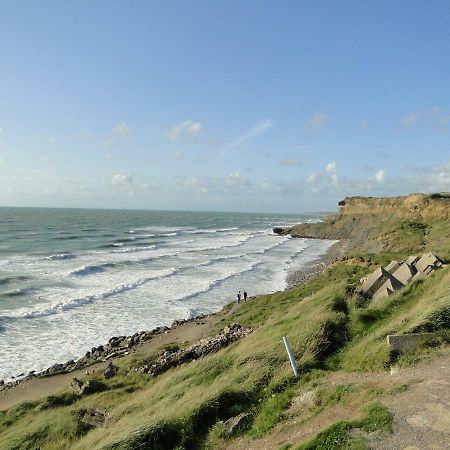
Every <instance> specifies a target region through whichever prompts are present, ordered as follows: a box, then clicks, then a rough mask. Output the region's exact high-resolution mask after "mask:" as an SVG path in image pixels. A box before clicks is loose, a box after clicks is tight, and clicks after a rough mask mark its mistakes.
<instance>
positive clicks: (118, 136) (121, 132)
mask: <svg viewBox="0 0 450 450" xmlns="http://www.w3.org/2000/svg"><path fill="white" fill-rule="evenodd" d="M130 131H131V130H130V127H129V126H128V124H127V123H126V122H120V123H119V124H118V125H117V126H115V127H114V128H113V130H112V135H111V137H110V138H108V139H106V140H105V141H103V142H102V146H103V147H109V146H110V145H112V144H114V143H115V142H117V141H120V140H122V139H126V138H127V137H128V136H129V134H130Z"/></svg>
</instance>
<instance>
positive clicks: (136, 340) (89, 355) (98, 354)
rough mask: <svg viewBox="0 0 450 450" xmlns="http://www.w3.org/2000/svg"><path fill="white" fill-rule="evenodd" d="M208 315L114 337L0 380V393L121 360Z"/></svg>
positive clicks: (198, 321)
mask: <svg viewBox="0 0 450 450" xmlns="http://www.w3.org/2000/svg"><path fill="white" fill-rule="evenodd" d="M209 315H214V314H200V315H198V316H196V317H194V318H189V319H181V320H175V321H174V322H173V324H172V326H171V327H170V328H169V327H166V326H161V327H157V328H155V329H153V330H151V331H141V332H139V333H135V334H133V335H132V336H114V337H112V338H111V339H110V340H109V341H108V343H107V344H105V345H99V346H98V347H93V348H92V349H91V350H89V351H88V352H86V354H85V355H84V356H82V357H81V358H80V359H78V360H76V361H74V360H70V361H67V362H65V363H57V364H53V365H52V366H51V367H48V368H47V369H45V370H43V371H41V372H36V371H35V370H33V371H31V372H29V373H28V374H27V375H25V374H24V373H21V374H18V375H16V376H15V377H13V378H14V380H13V381H10V382H5V381H3V380H0V391H2V390H7V389H11V388H12V387H15V386H17V385H19V384H20V383H22V382H24V381H27V380H30V379H32V378H36V377H42V376H49V375H58V374H61V373H69V372H73V371H74V370H79V369H84V368H86V367H89V366H91V365H92V364H95V363H98V362H103V361H108V360H110V359H113V358H121V357H123V356H126V355H128V354H130V350H132V349H134V348H135V347H136V346H138V345H140V344H143V343H145V342H148V341H150V340H151V339H152V338H153V337H155V336H157V335H160V334H163V333H168V332H169V330H170V329H171V328H176V327H178V326H181V325H183V324H185V323H189V322H194V323H196V324H203V323H204V322H202V321H201V320H202V319H205V318H206V317H208V316H209Z"/></svg>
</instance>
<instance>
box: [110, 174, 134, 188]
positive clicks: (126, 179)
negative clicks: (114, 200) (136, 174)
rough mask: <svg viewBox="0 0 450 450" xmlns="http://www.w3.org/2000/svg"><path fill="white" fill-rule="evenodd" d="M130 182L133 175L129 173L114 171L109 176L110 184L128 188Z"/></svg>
mask: <svg viewBox="0 0 450 450" xmlns="http://www.w3.org/2000/svg"><path fill="white" fill-rule="evenodd" d="M132 182H133V176H132V175H131V174H122V173H115V174H114V175H113V176H112V177H111V184H112V185H113V186H117V187H122V188H128V187H130V186H131V184H132Z"/></svg>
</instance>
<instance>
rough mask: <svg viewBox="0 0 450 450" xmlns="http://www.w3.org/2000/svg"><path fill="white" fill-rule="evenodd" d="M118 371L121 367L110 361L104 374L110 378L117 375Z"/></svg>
mask: <svg viewBox="0 0 450 450" xmlns="http://www.w3.org/2000/svg"><path fill="white" fill-rule="evenodd" d="M118 371H119V368H118V367H117V366H115V365H114V364H113V363H112V361H110V362H109V364H108V367H107V368H106V369H105V370H104V372H103V376H104V377H105V378H106V379H107V380H108V379H109V378H112V377H114V376H116V375H117V372H118Z"/></svg>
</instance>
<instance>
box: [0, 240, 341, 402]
mask: <svg viewBox="0 0 450 450" xmlns="http://www.w3.org/2000/svg"><path fill="white" fill-rule="evenodd" d="M293 238H297V237H296V236H293ZM308 239H311V238H308ZM318 240H323V239H318ZM347 248H348V242H346V241H345V240H340V241H337V242H335V243H333V244H332V245H331V246H330V247H329V248H328V249H327V251H326V252H325V253H324V254H322V255H320V256H318V258H317V259H316V260H314V261H312V262H310V263H307V264H306V265H305V266H303V267H301V268H299V269H298V270H295V271H293V272H292V273H290V274H288V275H287V277H286V288H285V289H284V291H289V290H292V289H294V288H296V287H299V286H301V285H303V284H305V283H307V282H308V281H309V280H311V279H312V278H313V277H315V276H317V275H319V274H320V273H322V272H323V271H324V270H326V268H327V267H328V266H329V265H331V264H332V263H334V262H335V261H336V260H338V259H340V258H341V257H342V256H343V255H344V254H345V251H346V249H347ZM269 294H270V293H269ZM261 295H266V294H261ZM258 297H259V296H254V297H249V298H248V299H247V301H252V300H254V299H257V298H258ZM236 308H239V304H238V303H236V302H231V303H228V304H226V305H224V306H223V307H222V308H221V309H220V310H218V311H215V312H212V313H209V314H199V315H197V316H195V317H190V318H187V319H176V320H174V321H173V323H172V324H171V325H170V326H158V327H156V328H154V329H152V330H149V331H139V332H136V333H134V334H133V335H129V336H112V337H111V338H110V339H109V340H108V342H107V343H106V344H100V345H98V346H97V347H95V346H94V347H92V348H91V350H89V351H87V352H86V353H85V354H84V355H83V356H81V357H80V358H78V359H77V360H70V361H67V362H65V363H55V364H53V365H52V366H50V367H48V368H47V369H44V370H42V371H40V372H37V371H35V370H32V371H30V372H29V373H28V374H19V375H17V376H16V377H13V379H12V380H10V381H4V380H0V410H2V406H3V405H2V403H3V402H2V401H1V400H2V399H4V398H5V397H7V396H9V395H10V394H11V393H13V392H14V391H15V390H16V388H21V389H22V388H23V387H24V385H26V384H27V383H28V382H30V381H34V380H43V379H49V378H50V379H51V378H53V377H56V376H62V375H65V376H66V377H67V376H68V377H70V378H72V375H73V376H75V374H76V375H78V376H80V374H81V375H82V374H83V371H86V373H88V372H89V370H88V369H89V368H92V367H93V366H99V367H96V368H95V369H94V370H97V369H101V368H102V366H103V365H105V364H107V363H108V362H109V361H113V360H114V361H117V360H118V359H121V358H123V357H126V356H129V355H132V354H134V353H137V352H140V351H142V350H143V349H144V348H145V347H147V346H148V345H149V343H151V342H152V343H153V344H154V341H155V340H158V341H160V340H161V339H162V337H163V336H168V337H170V335H171V334H174V333H176V332H177V330H179V328H181V327H183V326H192V325H194V326H198V325H205V323H206V322H207V321H211V320H212V319H214V318H215V317H216V316H220V315H226V314H227V313H228V312H229V311H231V310H235V309H236ZM24 401H25V400H24Z"/></svg>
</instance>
